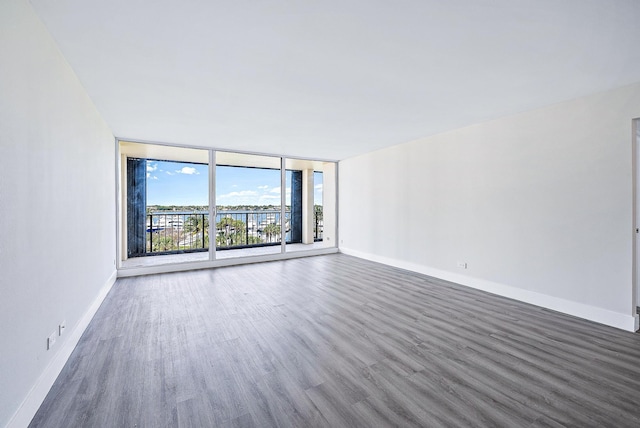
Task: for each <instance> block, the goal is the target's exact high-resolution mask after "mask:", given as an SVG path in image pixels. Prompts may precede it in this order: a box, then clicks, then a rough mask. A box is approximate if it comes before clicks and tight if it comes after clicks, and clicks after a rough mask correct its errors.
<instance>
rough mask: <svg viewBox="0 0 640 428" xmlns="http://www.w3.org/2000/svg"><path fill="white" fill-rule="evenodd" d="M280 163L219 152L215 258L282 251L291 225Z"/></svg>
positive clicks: (256, 157) (263, 158) (269, 157)
mask: <svg viewBox="0 0 640 428" xmlns="http://www.w3.org/2000/svg"><path fill="white" fill-rule="evenodd" d="M280 162H281V161H280V158H279V157H273V156H260V155H249V154H242V153H230V152H216V178H215V181H216V198H215V200H216V203H215V205H216V259H225V258H232V257H247V256H255V255H264V254H277V253H280V252H281V251H282V250H281V242H282V230H283V228H285V229H286V228H287V227H288V224H289V223H288V221H287V220H285V221H283V218H282V197H281V171H280ZM285 217H286V215H285Z"/></svg>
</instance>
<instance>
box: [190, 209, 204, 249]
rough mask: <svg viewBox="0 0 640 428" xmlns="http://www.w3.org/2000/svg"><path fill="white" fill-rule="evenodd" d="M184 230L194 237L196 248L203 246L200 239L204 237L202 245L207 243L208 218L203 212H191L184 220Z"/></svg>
mask: <svg viewBox="0 0 640 428" xmlns="http://www.w3.org/2000/svg"><path fill="white" fill-rule="evenodd" d="M184 230H185V232H187V233H190V234H191V235H195V237H196V245H195V246H196V248H200V247H203V245H202V239H203V238H204V247H207V246H208V245H209V219H208V218H206V216H205V215H204V214H192V215H190V216H189V217H187V219H186V220H185V222H184Z"/></svg>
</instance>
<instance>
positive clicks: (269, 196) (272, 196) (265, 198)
mask: <svg viewBox="0 0 640 428" xmlns="http://www.w3.org/2000/svg"><path fill="white" fill-rule="evenodd" d="M267 199H271V200H274V199H275V200H280V196H276V195H262V196H260V200H261V201H262V200H267Z"/></svg>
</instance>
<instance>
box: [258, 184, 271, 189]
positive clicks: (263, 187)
mask: <svg viewBox="0 0 640 428" xmlns="http://www.w3.org/2000/svg"><path fill="white" fill-rule="evenodd" d="M268 188H269V186H267V185H266V184H265V185H264V186H258V189H260V190H267V189H268Z"/></svg>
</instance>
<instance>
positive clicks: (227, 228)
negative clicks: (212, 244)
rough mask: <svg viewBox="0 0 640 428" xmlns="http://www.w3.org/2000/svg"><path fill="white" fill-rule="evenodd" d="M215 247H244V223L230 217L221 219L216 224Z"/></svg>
mask: <svg viewBox="0 0 640 428" xmlns="http://www.w3.org/2000/svg"><path fill="white" fill-rule="evenodd" d="M216 231H217V233H216V235H217V236H216V245H218V246H220V247H235V246H238V245H246V244H247V242H246V233H245V231H246V225H245V224H244V221H242V220H238V219H235V218H232V217H223V218H222V219H221V220H220V221H219V222H218V223H216Z"/></svg>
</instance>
